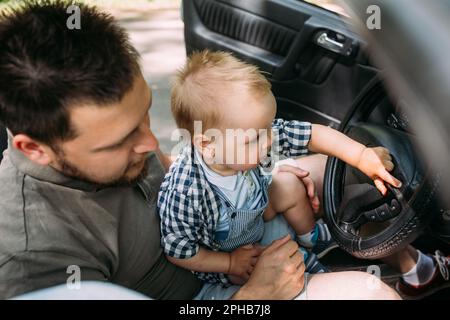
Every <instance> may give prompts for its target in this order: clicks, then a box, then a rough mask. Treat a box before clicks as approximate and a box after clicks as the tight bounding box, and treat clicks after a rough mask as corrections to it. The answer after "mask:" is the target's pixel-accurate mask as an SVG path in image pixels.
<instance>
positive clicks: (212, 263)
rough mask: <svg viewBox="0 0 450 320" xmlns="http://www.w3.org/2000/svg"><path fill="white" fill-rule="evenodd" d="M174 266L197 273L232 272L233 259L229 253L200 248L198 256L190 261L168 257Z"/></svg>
mask: <svg viewBox="0 0 450 320" xmlns="http://www.w3.org/2000/svg"><path fill="white" fill-rule="evenodd" d="M167 259H168V260H169V261H170V262H172V263H173V264H175V265H177V266H179V267H182V268H185V269H189V270H192V271H197V272H214V273H226V274H228V273H229V272H230V264H231V257H230V254H229V253H227V252H216V251H212V250H208V249H204V248H200V249H199V250H198V252H197V254H196V255H195V256H193V257H191V258H189V259H177V258H174V257H170V256H167Z"/></svg>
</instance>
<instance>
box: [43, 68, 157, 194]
mask: <svg viewBox="0 0 450 320" xmlns="http://www.w3.org/2000/svg"><path fill="white" fill-rule="evenodd" d="M151 103H152V93H151V91H150V89H149V87H148V86H147V84H146V82H145V80H144V78H143V77H142V75H139V76H138V77H137V78H136V80H135V82H134V84H133V88H132V89H131V90H130V91H129V92H128V93H127V94H126V95H125V96H124V98H123V99H122V101H120V102H119V103H116V104H112V105H110V106H96V105H81V106H75V107H73V108H72V109H71V111H70V121H71V124H72V126H73V127H74V128H75V130H76V131H77V133H78V136H77V137H76V138H75V139H73V140H70V141H67V142H64V143H62V144H60V145H59V146H58V148H57V151H56V153H55V155H54V157H53V161H52V162H51V164H50V165H51V166H52V167H54V168H55V169H57V170H59V171H61V172H62V173H63V174H65V175H68V176H72V177H75V178H78V179H81V180H85V181H89V182H92V183H95V184H98V185H101V186H111V185H118V184H124V183H131V182H133V181H134V180H136V179H138V178H139V177H140V176H142V175H143V173H144V172H145V171H146V170H145V169H146V168H145V164H146V161H145V160H146V156H147V154H148V153H149V152H150V151H153V150H156V149H157V148H158V141H157V140H156V138H155V136H154V135H153V133H152V132H151V131H150V118H149V115H148V111H149V108H150V106H151ZM53 149H55V148H53Z"/></svg>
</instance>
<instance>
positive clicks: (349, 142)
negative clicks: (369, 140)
mask: <svg viewBox="0 0 450 320" xmlns="http://www.w3.org/2000/svg"><path fill="white" fill-rule="evenodd" d="M308 149H309V150H310V151H312V152H317V153H322V154H326V155H329V156H333V157H336V158H338V159H340V160H342V161H344V162H346V163H348V164H349V165H351V166H353V167H355V168H357V169H359V170H360V171H361V172H363V173H365V174H366V175H367V176H368V177H370V178H371V179H373V180H374V183H375V185H376V187H377V188H378V189H379V190H380V191H381V193H382V194H386V192H387V188H386V186H385V185H384V182H387V183H389V184H390V185H392V186H394V187H400V186H401V182H400V181H399V180H397V179H396V178H394V177H393V176H392V175H391V174H390V173H389V172H388V171H392V169H393V168H394V164H393V162H392V158H391V155H390V154H389V150H387V149H386V148H383V147H376V148H368V147H366V146H365V145H363V144H361V143H359V142H357V141H355V140H353V139H351V138H350V137H347V136H346V135H345V134H343V133H341V132H339V131H337V130H334V129H332V128H329V127H326V126H323V125H319V124H313V125H312V130H311V139H310V141H309V145H308Z"/></svg>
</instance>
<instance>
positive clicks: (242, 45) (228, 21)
mask: <svg viewBox="0 0 450 320" xmlns="http://www.w3.org/2000/svg"><path fill="white" fill-rule="evenodd" d="M182 10H183V12H182V13H183V20H184V25H185V44H186V52H187V54H188V55H189V54H190V53H192V52H193V51H198V50H203V49H211V50H223V51H229V52H232V53H233V54H235V55H236V56H237V57H239V58H241V59H243V60H245V61H247V62H250V63H253V64H255V65H257V66H258V67H259V68H260V70H262V71H263V72H264V74H265V75H266V76H267V78H268V79H269V80H270V82H271V84H272V91H273V93H274V95H275V98H276V100H277V105H278V110H277V117H281V118H285V119H300V120H303V121H310V122H313V123H320V124H323V125H327V126H331V127H333V128H336V129H339V130H342V131H343V132H345V133H346V134H348V135H349V136H350V137H352V138H354V139H355V140H357V141H360V142H362V143H364V144H366V145H369V146H379V145H381V146H384V147H386V148H388V149H389V150H390V152H391V154H392V155H393V158H394V164H395V166H396V167H395V169H394V173H393V174H394V176H396V177H397V178H399V179H401V180H402V182H403V186H402V188H401V189H400V190H394V189H393V188H391V189H390V192H389V194H388V196H387V197H384V198H383V197H381V196H380V194H379V193H378V192H377V190H376V189H375V187H374V186H373V183H372V182H371V181H370V179H368V178H367V177H365V176H363V175H362V174H361V173H360V172H357V170H356V169H354V168H351V167H348V166H347V165H345V164H344V163H342V162H341V161H339V160H337V159H329V160H328V163H327V168H326V173H325V181H324V200H323V206H324V217H323V218H324V219H325V220H326V222H327V223H328V225H329V226H330V229H331V232H332V234H333V236H334V237H335V238H336V241H337V242H338V243H339V245H340V248H341V250H335V251H332V252H331V253H329V254H328V255H327V256H326V257H325V258H323V259H322V262H323V263H324V264H325V265H327V266H328V267H329V268H330V269H332V270H334V271H339V270H365V271H368V272H372V271H373V269H378V268H379V269H378V270H380V274H381V277H382V279H383V280H384V281H385V282H387V283H388V284H390V285H393V284H394V283H395V282H396V281H397V279H398V277H399V274H398V273H396V272H395V271H394V270H393V269H391V268H390V267H388V266H387V265H386V264H384V263H383V262H382V261H381V260H380V259H382V258H383V257H386V256H388V255H389V254H391V253H393V252H395V251H396V250H398V249H401V248H404V247H405V246H406V245H407V244H409V243H412V244H413V245H414V246H415V247H416V248H418V249H420V250H422V251H423V252H430V253H433V252H434V251H435V250H438V249H439V250H441V251H442V252H443V253H444V254H449V253H450V245H449V243H450V241H449V239H450V237H449V235H450V219H449V211H448V206H447V205H446V204H444V203H443V202H442V201H441V199H440V196H439V195H438V193H437V192H436V189H437V184H436V181H437V180H438V178H437V177H436V176H434V175H433V174H432V173H431V172H430V170H429V168H428V167H427V166H426V165H425V164H424V161H423V159H422V157H421V155H420V152H418V150H417V148H416V143H415V135H414V130H413V126H412V125H411V122H410V120H409V118H408V115H407V114H406V113H405V112H404V110H405V108H407V107H408V106H405V102H404V101H403V100H402V98H401V97H400V96H397V95H396V94H394V93H392V92H389V91H388V90H386V88H385V85H384V72H383V70H382V69H380V68H379V67H377V65H376V64H375V63H374V61H373V59H372V57H371V51H370V50H369V49H370V48H369V45H368V43H367V42H366V41H365V40H364V39H363V38H362V37H361V36H360V35H359V34H357V33H355V32H354V31H352V28H351V27H350V25H351V20H350V18H349V17H347V16H343V15H340V14H337V13H335V12H332V11H329V10H325V9H323V8H321V7H318V6H316V5H313V4H311V3H308V2H305V1H301V0H265V1H258V0H248V1H238V0H192V1H184V2H183V7H182ZM243 107H245V106H243ZM373 266H377V267H378V268H373ZM449 294H450V290H446V291H441V292H438V293H436V294H435V295H434V298H443V297H449V296H450V295H449Z"/></svg>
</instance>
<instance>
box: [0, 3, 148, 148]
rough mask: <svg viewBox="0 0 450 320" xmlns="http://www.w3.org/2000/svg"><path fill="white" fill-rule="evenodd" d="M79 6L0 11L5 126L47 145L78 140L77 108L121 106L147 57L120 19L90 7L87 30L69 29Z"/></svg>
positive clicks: (0, 105)
mask: <svg viewBox="0 0 450 320" xmlns="http://www.w3.org/2000/svg"><path fill="white" fill-rule="evenodd" d="M71 4H73V1H60V0H56V1H52V0H33V1H25V4H22V5H21V6H20V7H18V8H14V9H8V10H7V11H6V12H3V13H1V14H0V121H1V122H2V123H3V124H4V125H5V126H6V127H7V128H8V129H10V130H11V132H12V133H13V134H19V133H24V134H27V135H29V136H30V137H32V138H34V139H36V140H38V141H41V142H43V143H47V144H51V143H54V142H57V141H67V140H70V139H72V138H74V137H75V136H76V132H75V131H74V130H73V128H71V125H70V119H69V118H70V117H69V108H70V107H71V106H73V105H75V104H80V103H95V104H97V105H99V106H104V105H107V104H111V103H114V102H118V101H120V100H121V99H122V98H123V96H124V95H125V94H126V93H127V92H128V91H129V90H130V89H131V87H132V85H133V83H134V79H135V77H136V76H137V74H138V73H139V70H140V69H139V62H138V61H139V54H138V53H137V51H136V50H135V49H134V48H133V46H132V45H131V44H130V42H129V38H128V36H127V34H126V32H125V30H124V29H123V28H121V27H120V26H118V24H117V22H116V21H115V20H114V18H113V17H112V16H110V15H108V14H105V13H102V12H100V11H98V10H97V9H96V8H94V7H91V6H88V5H86V4H82V3H75V4H76V5H77V6H78V7H79V8H80V17H81V19H80V20H81V29H69V28H68V27H67V25H66V23H67V19H68V18H69V17H70V15H71V14H69V13H67V8H68V7H69V6H70V5H71Z"/></svg>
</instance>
